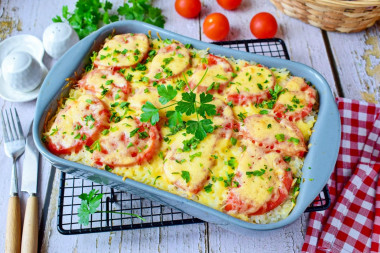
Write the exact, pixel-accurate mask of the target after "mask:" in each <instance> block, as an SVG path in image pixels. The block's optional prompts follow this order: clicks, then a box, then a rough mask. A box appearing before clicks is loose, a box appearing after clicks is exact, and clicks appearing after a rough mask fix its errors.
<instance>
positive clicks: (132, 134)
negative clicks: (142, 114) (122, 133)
mask: <svg viewBox="0 0 380 253" xmlns="http://www.w3.org/2000/svg"><path fill="white" fill-rule="evenodd" d="M139 130H140V128H136V129H134V130H132V131H131V132H130V133H129V137H131V138H132V137H133V136H135V134H137V132H138V131H139Z"/></svg>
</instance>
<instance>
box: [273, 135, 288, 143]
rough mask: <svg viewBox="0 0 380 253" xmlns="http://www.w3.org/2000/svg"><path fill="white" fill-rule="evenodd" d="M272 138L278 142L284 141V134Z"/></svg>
mask: <svg viewBox="0 0 380 253" xmlns="http://www.w3.org/2000/svg"><path fill="white" fill-rule="evenodd" d="M274 137H276V140H278V141H279V142H283V141H285V135H284V134H276V135H275V136H274Z"/></svg>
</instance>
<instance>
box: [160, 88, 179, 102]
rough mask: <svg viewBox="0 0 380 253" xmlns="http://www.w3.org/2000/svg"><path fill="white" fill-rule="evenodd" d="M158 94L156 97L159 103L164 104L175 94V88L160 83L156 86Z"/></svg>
mask: <svg viewBox="0 0 380 253" xmlns="http://www.w3.org/2000/svg"><path fill="white" fill-rule="evenodd" d="M157 91H158V95H160V96H161V97H160V98H159V99H158V101H160V103H161V104H163V105H166V104H167V103H168V102H169V101H171V100H172V99H173V98H175V97H176V96H177V90H176V89H174V88H173V86H171V85H170V84H169V85H168V86H165V85H160V86H158V87H157Z"/></svg>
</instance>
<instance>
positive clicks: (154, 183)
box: [153, 176, 161, 185]
mask: <svg viewBox="0 0 380 253" xmlns="http://www.w3.org/2000/svg"><path fill="white" fill-rule="evenodd" d="M160 177H161V176H157V177H156V178H155V179H154V182H153V185H156V181H157V179H159V178H160Z"/></svg>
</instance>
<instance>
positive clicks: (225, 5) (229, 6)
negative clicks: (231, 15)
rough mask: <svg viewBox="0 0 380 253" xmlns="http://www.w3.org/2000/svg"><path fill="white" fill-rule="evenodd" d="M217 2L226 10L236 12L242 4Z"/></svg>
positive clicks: (238, 1) (237, 2) (223, 0)
mask: <svg viewBox="0 0 380 253" xmlns="http://www.w3.org/2000/svg"><path fill="white" fill-rule="evenodd" d="M217 2H218V4H219V5H220V6H222V7H223V8H224V9H226V10H234V9H236V8H237V7H239V5H240V4H241V0H217Z"/></svg>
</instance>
